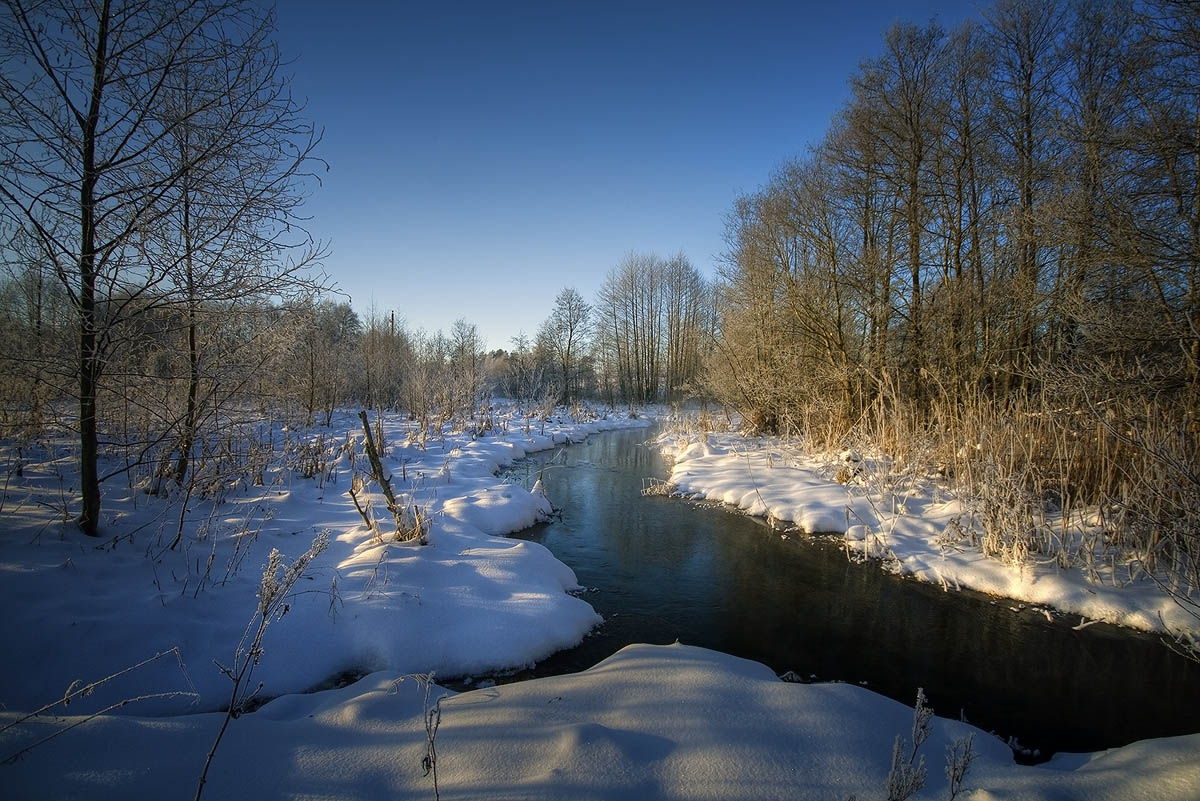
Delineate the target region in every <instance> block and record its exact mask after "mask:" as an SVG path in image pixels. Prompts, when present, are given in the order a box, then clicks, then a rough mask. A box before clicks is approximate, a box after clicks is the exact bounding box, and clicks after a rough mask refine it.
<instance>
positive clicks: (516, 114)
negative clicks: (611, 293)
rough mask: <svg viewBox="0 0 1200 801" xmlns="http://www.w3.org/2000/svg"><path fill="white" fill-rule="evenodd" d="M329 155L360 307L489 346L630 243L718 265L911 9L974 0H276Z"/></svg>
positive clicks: (344, 255)
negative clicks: (457, 324)
mask: <svg viewBox="0 0 1200 801" xmlns="http://www.w3.org/2000/svg"><path fill="white" fill-rule="evenodd" d="M277 14H278V24H279V43H280V45H281V48H282V50H283V53H284V56H285V57H286V58H289V59H293V60H294V61H293V63H292V65H291V66H290V72H291V73H292V75H293V91H294V92H295V93H296V95H297V96H299V97H301V98H307V100H308V113H309V115H310V116H311V118H312V119H313V120H314V121H316V122H317V124H318V125H321V126H324V128H325V140H324V142H323V144H322V146H321V149H320V151H319V153H320V155H321V156H322V157H323V158H325V159H326V160H327V161H328V162H329V165H330V169H329V171H328V172H327V173H324V174H323V186H321V187H318V188H315V189H314V192H313V196H312V198H311V199H310V201H309V202H308V204H307V206H306V214H308V215H311V216H312V220H311V221H310V223H309V226H310V230H311V231H312V232H313V234H314V235H315V236H316V237H318V238H320V239H323V240H328V241H329V242H330V243H331V245H332V255H331V257H330V258H329V259H328V260H327V262H326V269H327V271H328V272H329V273H330V274H331V275H332V276H333V278H334V279H335V280H336V281H337V283H338V285H339V287H340V288H341V289H342V291H344V292H346V293H348V294H349V295H350V296H351V298H352V302H353V304H354V306H355V308H356V309H357V310H358V311H359V312H360V313H363V312H365V311H366V310H367V309H368V307H369V306H370V304H371V303H372V302H374V304H375V305H376V307H377V308H378V310H379V311H380V312H386V311H388V310H392V309H395V310H396V311H397V314H398V315H403V316H404V317H405V319H406V320H407V321H408V323H409V325H410V326H411V327H413V328H425V329H428V330H433V329H437V328H443V329H448V328H449V327H450V325H451V324H452V323H453V321H454V320H455V319H457V318H459V317H463V318H465V319H467V320H469V321H471V322H474V323H476V324H477V325H478V326H479V329H480V331H481V333H483V334H484V336H485V337H486V338H487V339H488V342H489V345H490V347H508V345H509V340H510V339H511V337H512V336H514V335H515V334H516V333H517V331H518V330H520V329H524V330H525V331H527V332H528V333H529V334H531V335H532V334H533V333H534V332H535V331H536V329H537V326H538V324H539V323H540V322H541V320H542V319H543V318H544V317H545V316H546V315H547V314H548V313H549V310H550V306H551V303H552V301H553V298H554V296H555V295H556V294H558V292H559V290H560V289H561V288H562V287H564V286H568V285H570V286H575V287H576V288H578V289H579V291H580V292H582V293H583V294H584V295H585V297H589V298H590V297H591V296H592V295H593V294H594V293H595V291H596V289H597V288H598V287H599V286H600V283H601V282H602V281H603V278H604V275H605V273H606V272H607V271H608V270H609V268H611V267H612V266H613V265H615V264H616V263H617V261H618V260H619V259H620V258H621V257H622V256H623V255H624V254H625V253H626V252H628V251H630V250H638V251H655V252H658V253H659V254H660V255H664V256H665V255H670V254H673V253H676V252H678V251H681V250H682V251H683V252H684V253H686V254H687V256H688V257H689V258H690V259H691V261H692V263H693V264H694V265H696V267H697V268H699V269H700V270H701V271H702V272H704V273H706V274H708V275H712V274H713V272H714V270H715V266H716V264H717V262H718V260H719V257H720V254H721V252H722V251H723V250H724V242H723V239H722V235H723V231H724V215H725V214H726V212H727V211H728V210H729V208H730V207H731V206H732V203H733V201H734V199H735V198H736V197H737V195H738V194H740V193H743V192H748V191H752V190H754V189H755V188H757V187H758V186H759V185H761V184H762V183H763V182H764V181H765V180H766V179H767V177H768V174H769V173H770V171H771V169H772V168H774V167H775V166H776V165H778V164H779V163H780V162H781V161H783V160H784V159H786V158H788V157H789V156H794V155H797V154H800V153H803V152H804V150H805V149H806V148H807V147H808V146H809V145H811V144H813V143H815V142H816V141H818V140H819V139H820V138H821V137H822V136H823V135H824V133H825V131H826V129H827V128H828V126H829V122H830V119H831V117H832V116H833V115H834V114H835V113H836V112H837V110H838V109H839V108H840V107H841V105H842V104H843V103H844V102H845V100H846V98H847V93H848V84H847V81H848V78H849V77H850V75H851V73H852V71H853V70H854V69H855V67H856V66H857V65H858V64H859V63H860V62H861V61H862V60H864V59H867V58H871V57H874V56H876V55H877V54H878V53H879V52H880V49H881V43H882V37H883V32H884V31H885V30H886V29H887V28H888V26H890V25H891V24H892V23H893V22H895V21H897V20H900V19H903V20H910V21H915V22H919V23H923V22H926V21H928V20H930V19H933V18H936V19H937V20H938V21H939V22H940V23H942V24H943V25H945V26H946V27H953V26H954V25H956V24H958V23H960V22H961V21H962V20H964V19H968V18H978V11H977V7H976V5H975V4H973V3H970V2H947V1H946V0H928V1H927V2H908V3H904V4H902V5H901V4H893V3H883V2H872V3H853V2H843V3H836V2H829V3H813V4H808V3H801V2H795V3H754V2H745V3H732V2H731V3H716V2H714V3H706V2H695V3H648V2H647V3H637V2H600V3H590V2H581V3H572V2H561V3H515V2H512V3H500V2H495V3H488V2H428V3H424V2H422V3H416V2H395V3H386V2H365V1H364V2H335V1H334V0H330V1H329V2H321V1H320V0H278V5H277Z"/></svg>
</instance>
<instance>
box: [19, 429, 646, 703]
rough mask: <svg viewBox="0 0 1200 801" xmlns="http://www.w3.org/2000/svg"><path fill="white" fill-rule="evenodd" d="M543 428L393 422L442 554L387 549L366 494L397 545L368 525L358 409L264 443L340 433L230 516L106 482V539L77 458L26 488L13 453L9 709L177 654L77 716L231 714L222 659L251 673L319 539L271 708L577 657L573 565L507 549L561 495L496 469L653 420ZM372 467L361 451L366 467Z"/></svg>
mask: <svg viewBox="0 0 1200 801" xmlns="http://www.w3.org/2000/svg"><path fill="white" fill-rule="evenodd" d="M526 422H527V421H525V420H524V419H522V418H520V417H519V416H515V415H508V416H498V417H497V420H496V426H495V427H494V428H493V429H492V430H491V431H489V432H487V434H486V435H484V436H478V437H474V438H473V437H472V436H471V434H470V432H465V431H463V432H458V433H447V434H446V437H445V439H444V440H442V439H441V438H440V437H439V438H437V439H435V438H432V437H431V438H430V439H429V440H428V442H427V443H426V444H427V449H424V450H423V449H422V448H420V447H419V445H418V444H416V436H415V433H414V432H413V431H412V428H411V427H412V424H411V423H408V422H407V421H406V420H404V418H403V417H401V416H398V415H392V416H388V417H387V418H386V420H385V422H384V425H383V431H384V435H385V439H386V441H387V443H388V447H387V449H386V455H385V459H384V461H385V469H386V471H388V472H390V473H392V481H393V484H394V485H395V487H396V491H397V493H399V494H400V495H401V496H402V498H403V499H404V500H405V502H407V503H410V504H416V505H418V506H419V507H421V508H423V509H424V510H425V512H426V514H427V516H428V517H429V519H430V520H431V521H432V528H431V530H430V532H429V534H428V543H429V544H428V545H425V546H419V545H416V544H414V543H398V542H392V541H389V537H388V536H387V534H388V532H389V530H390V528H394V527H393V526H392V525H391V521H390V516H389V515H388V512H387V510H386V506H385V504H384V502H383V499H382V497H381V496H380V495H379V494H378V492H377V491H376V492H372V493H369V495H370V497H372V498H373V500H374V505H375V509H376V513H375V514H376V517H377V519H378V520H379V522H380V524H381V526H380V530H381V532H382V533H383V534H384V535H385V536H384V541H382V542H380V541H378V540H377V538H376V537H375V536H374V534H373V533H372V532H371V531H369V530H368V529H367V528H366V527H365V526H364V525H363V521H362V519H361V518H360V517H359V514H358V512H356V511H355V508H354V504H353V502H352V500H351V498H350V496H349V495H348V493H347V489H348V488H349V485H350V467H349V457H348V456H347V455H346V454H345V453H344V449H340V445H341V443H344V442H345V441H346V438H347V435H348V434H349V435H350V436H351V437H361V434H362V430H361V427H360V426H359V424H358V420H357V418H356V417H355V416H354V415H353V414H352V413H350V412H346V413H343V414H340V415H337V416H336V417H335V419H334V425H332V426H331V427H329V428H327V429H313V430H310V431H304V432H299V433H297V432H287V431H284V430H282V429H279V428H273V429H271V430H269V431H267V432H266V433H265V434H264V437H263V438H264V439H267V438H269V441H270V442H272V443H274V446H275V448H276V449H277V450H278V449H279V447H280V446H279V443H280V442H281V441H283V440H285V439H287V440H289V441H291V442H292V443H293V444H295V445H296V449H295V452H297V453H299V452H308V453H312V452H315V451H311V450H310V451H302V449H301V448H300V443H301V442H304V443H310V444H311V443H312V442H313V441H315V440H318V438H319V437H321V435H322V434H323V435H324V439H323V440H321V441H322V442H323V443H324V446H323V447H324V448H325V453H326V455H327V457H328V464H327V465H325V466H323V467H322V469H321V470H320V471H318V475H316V476H315V477H313V478H303V477H302V473H301V472H300V471H298V470H297V469H295V468H294V467H289V466H288V464H287V461H288V460H287V459H278V460H276V462H275V463H273V464H272V465H271V466H269V467H268V468H267V470H266V471H265V475H264V476H263V486H254V485H253V480H252V479H245V478H244V479H243V480H240V481H236V480H235V481H234V482H233V485H232V486H230V487H227V488H226V497H225V499H224V502H222V503H213V502H211V501H208V500H203V499H201V498H199V497H192V498H191V499H190V500H188V503H187V509H186V511H185V510H183V509H182V505H183V502H184V501H185V498H183V497H182V495H183V494H182V493H181V492H177V493H176V494H175V496H174V497H172V498H170V499H163V498H161V497H153V496H149V495H146V494H145V493H144V492H143V491H142V490H141V489H140V487H139V486H136V485H135V486H129V485H128V484H121V483H120V479H115V480H112V481H109V482H106V483H105V485H104V493H105V494H104V506H103V509H104V519H103V530H102V534H103V536H102V537H101V538H100V539H99V540H91V539H88V538H86V537H83V536H82V535H81V534H80V533H79V532H78V531H77V530H76V529H75V528H74V526H73V525H72V524H71V523H69V522H64V521H65V520H68V519H69V518H70V516H71V514H72V511H73V510H72V508H71V506H70V502H69V499H70V498H71V497H72V496H73V494H74V490H73V486H77V483H76V482H77V479H76V472H75V470H76V468H75V465H74V462H73V461H72V459H71V456H70V452H69V450H68V448H66V447H63V448H60V449H58V450H57V451H55V450H54V449H53V448H52V447H51V448H46V447H41V448H38V449H35V450H31V449H30V448H29V446H28V445H26V446H25V448H24V450H23V452H22V454H21V458H20V463H21V466H22V469H21V471H20V475H18V474H17V471H15V470H13V469H12V465H14V464H17V463H18V459H17V455H16V453H15V447H8V448H7V453H4V454H0V455H2V456H3V457H5V458H4V459H3V461H4V462H5V463H6V464H8V465H9V466H10V468H9V474H8V476H7V481H8V483H7V487H6V492H5V495H4V503H3V506H0V521H2V522H0V605H2V607H3V609H4V610H5V612H4V614H3V616H2V617H0V642H3V643H5V652H6V653H5V658H4V659H3V660H0V704H2V707H0V708H4V709H7V710H10V711H16V710H21V711H30V710H33V709H36V708H38V707H40V706H41V705H43V704H45V703H48V702H50V701H52V700H54V699H56V698H61V697H62V696H63V694H64V692H65V691H66V690H67V688H68V686H69V685H70V684H71V683H72V682H74V681H77V680H83V681H92V680H96V679H100V678H103V677H105V676H109V675H111V674H114V673H116V672H118V671H120V670H122V669H124V668H127V667H129V666H130V665H133V664H135V663H138V662H140V661H142V660H144V659H147V658H148V657H151V656H153V655H154V654H156V653H160V652H165V651H168V650H169V649H171V648H174V647H178V648H179V649H180V653H181V656H182V665H180V664H179V663H178V662H177V660H175V659H174V658H163V659H160V660H157V661H155V662H153V663H152V664H149V665H147V666H144V667H142V668H139V669H138V670H136V671H133V672H131V673H129V674H127V675H125V676H123V677H121V678H120V679H119V680H115V681H112V682H109V683H107V684H105V685H104V686H102V687H100V688H98V689H97V690H96V692H95V693H94V694H93V695H91V696H90V697H87V698H79V699H77V700H76V701H74V702H73V703H72V705H71V707H70V711H72V712H76V711H85V710H91V709H100V708H103V707H105V706H108V705H109V704H112V703H115V702H117V701H120V700H121V699H125V698H133V697H137V696H144V695H147V694H150V693H166V692H172V691H181V692H190V691H192V690H193V689H194V690H195V692H196V693H198V695H199V698H198V700H197V701H196V702H195V703H192V702H191V699H190V698H186V699H185V698H174V699H158V700H156V701H150V702H144V703H139V704H133V705H130V706H129V707H127V708H125V709H124V710H123V711H125V712H128V713H132V714H175V713H179V712H183V711H195V710H196V709H199V710H214V709H218V708H221V706H222V705H223V704H226V703H228V697H229V690H230V684H229V680H228V679H227V678H226V677H225V676H224V675H223V674H222V673H221V671H220V669H219V668H218V667H217V666H216V664H215V662H219V663H221V664H224V665H230V664H232V662H233V660H234V653H235V649H236V648H237V647H238V643H239V639H240V638H241V637H242V635H243V632H244V631H245V630H246V626H247V621H249V620H250V619H251V617H252V615H253V614H254V612H255V609H256V607H257V600H256V593H257V591H258V589H259V583H260V578H261V574H262V566H263V565H264V564H265V563H266V562H267V558H268V554H269V552H270V551H271V550H272V549H278V550H279V551H280V552H281V553H282V554H283V556H284V558H285V560H287V561H291V560H293V559H294V558H295V557H296V556H297V555H299V554H301V553H303V552H304V551H305V550H307V549H308V547H309V545H310V544H311V543H312V541H313V538H314V535H315V534H316V533H317V532H319V531H322V530H328V531H329V532H330V535H331V537H330V539H331V541H330V545H329V547H328V548H327V549H326V550H325V552H324V553H322V554H321V555H320V556H319V557H318V558H317V560H316V561H315V562H314V563H313V564H312V566H311V567H310V568H309V569H308V571H307V573H306V575H305V577H304V578H303V579H301V582H300V584H299V585H297V588H298V590H299V591H298V592H297V593H296V594H295V597H293V598H290V599H289V601H288V607H287V613H286V615H285V616H284V617H283V618H282V619H281V620H278V621H277V622H275V623H274V624H272V626H271V628H270V630H269V631H268V632H267V636H266V640H265V655H264V656H263V658H262V660H261V662H260V664H259V665H258V666H257V668H256V670H255V673H254V681H255V682H259V681H261V682H262V684H263V686H262V689H261V690H260V692H259V695H260V696H261V697H270V696H274V695H279V694H282V693H290V692H299V691H303V690H306V689H309V688H311V687H313V686H314V685H318V684H319V683H321V682H324V681H326V680H328V679H329V678H330V677H332V676H334V675H336V674H338V673H341V672H345V671H353V672H369V671H376V670H384V669H387V670H394V671H399V672H425V671H430V670H435V671H437V672H438V673H439V674H441V675H444V676H452V675H466V674H471V673H474V672H479V671H492V670H498V669H504V668H510V667H521V666H525V665H527V664H529V663H531V662H534V661H536V660H539V659H542V658H544V657H546V656H548V655H549V654H551V653H553V652H555V651H558V650H560V649H563V648H568V647H571V646H573V645H575V644H577V643H578V642H579V641H580V640H581V639H582V638H583V636H584V635H585V634H586V633H587V632H588V631H589V630H590V629H591V628H592V627H594V626H595V625H596V624H597V623H599V622H600V618H599V616H598V615H596V613H595V611H594V610H593V609H592V608H591V606H589V605H588V604H587V603H586V602H585V601H583V600H581V599H579V598H576V597H574V596H572V595H571V594H570V591H571V590H573V589H575V588H576V584H577V582H576V578H575V575H574V573H573V572H572V571H571V569H570V568H568V567H566V566H565V565H563V564H562V563H561V562H559V561H558V560H557V559H555V558H554V556H553V555H552V554H551V553H550V552H549V551H548V550H546V549H545V548H543V547H542V546H540V545H537V544H535V543H530V542H522V541H518V540H509V539H504V538H501V537H497V536H493V535H501V534H506V533H509V532H512V531H515V530H518V529H521V528H524V527H526V526H528V525H530V524H532V523H533V522H535V521H536V520H537V519H538V518H539V516H541V515H543V514H545V513H546V512H547V511H548V507H547V503H546V500H545V498H543V497H540V496H536V495H533V494H531V493H529V492H527V491H526V490H524V489H522V488H521V487H518V486H512V485H506V484H503V483H502V482H501V480H500V479H499V478H497V477H496V475H494V472H495V471H496V470H497V469H499V467H500V466H501V465H503V464H506V463H509V462H511V461H512V460H514V459H517V458H520V457H522V456H524V455H525V454H526V453H528V452H531V451H536V450H542V449H547V448H551V447H554V446H556V445H559V444H562V443H565V442H568V441H574V440H580V439H582V438H584V437H586V436H587V435H589V434H592V433H596V432H599V431H603V430H606V429H610V428H617V427H628V426H642V425H645V424H646V421H644V420H641V419H633V420H630V419H626V418H625V417H623V416H620V415H609V416H608V417H607V418H606V419H601V420H593V421H590V422H574V421H571V420H569V419H567V418H565V417H564V418H561V419H559V420H557V421H552V422H547V423H545V424H544V425H543V424H542V422H541V421H536V420H535V421H529V424H528V428H529V430H528V432H527V431H526ZM319 449H320V448H319V447H318V448H317V450H319ZM289 458H291V457H289ZM293 461H294V460H293ZM365 461H366V460H365V458H363V457H362V456H361V454H360V456H359V465H360V469H361V465H362V464H363V463H365ZM370 487H371V489H372V490H377V487H375V486H374V484H372V485H370ZM63 499H67V500H63ZM181 520H182V524H181ZM179 531H181V532H182V536H181V540H180V544H179V545H178V546H177V547H175V548H173V549H172V548H171V547H170V544H171V541H172V540H173V539H174V538H175V535H176V533H177V532H179Z"/></svg>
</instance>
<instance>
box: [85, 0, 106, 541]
mask: <svg viewBox="0 0 1200 801" xmlns="http://www.w3.org/2000/svg"><path fill="white" fill-rule="evenodd" d="M108 17H109V0H104V4H103V5H102V6H101V9H100V25H99V30H98V32H97V35H96V52H95V55H94V57H93V60H92V94H91V100H90V102H89V104H88V114H87V118H86V119H85V120H83V132H82V133H83V139H82V142H81V145H82V153H81V155H82V160H83V164H82V167H83V176H82V178H83V180H82V181H81V182H80V185H79V222H80V226H79V228H80V247H79V489H80V494H81V495H82V500H83V508H82V510H81V512H80V515H79V520H78V523H79V528H80V529H81V530H82V531H83V533H84V534H87V535H88V536H91V537H95V536H98V535H99V533H100V471H99V467H98V461H99V457H100V438H99V434H98V431H97V428H96V389H97V384H98V382H99V378H100V368H101V355H100V352H99V350H98V344H99V343H98V342H97V337H96V183H97V180H98V172H97V169H96V130H97V128H98V127H99V125H100V101H101V98H102V96H103V93H104V82H105V72H106V65H107V56H108Z"/></svg>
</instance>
